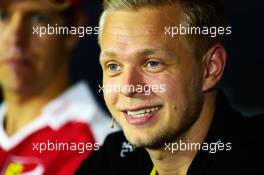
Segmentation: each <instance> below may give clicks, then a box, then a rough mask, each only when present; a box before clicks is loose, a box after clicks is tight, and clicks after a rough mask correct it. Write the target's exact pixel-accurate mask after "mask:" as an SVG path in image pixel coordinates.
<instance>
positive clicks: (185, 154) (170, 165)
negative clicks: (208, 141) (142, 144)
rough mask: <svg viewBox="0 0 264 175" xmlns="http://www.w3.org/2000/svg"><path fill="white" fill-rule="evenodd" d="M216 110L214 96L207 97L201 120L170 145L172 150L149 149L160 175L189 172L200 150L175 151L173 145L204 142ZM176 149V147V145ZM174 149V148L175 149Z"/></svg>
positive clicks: (175, 174)
mask: <svg viewBox="0 0 264 175" xmlns="http://www.w3.org/2000/svg"><path fill="white" fill-rule="evenodd" d="M214 110H215V97H214V95H210V96H207V97H206V99H205V103H204V105H203V107H202V110H201V113H200V115H199V118H198V119H197V120H196V121H195V122H194V124H193V125H192V126H191V127H190V128H189V129H188V130H187V131H186V132H185V133H184V134H182V136H180V137H178V138H177V139H176V140H175V141H174V142H172V143H171V144H170V148H171V149H170V150H169V149H168V148H167V149H166V148H165V147H164V148H160V149H157V150H153V149H147V151H148V153H149V154H150V157H151V160H152V162H153V164H154V166H155V167H156V169H157V171H158V173H159V175H186V174H187V171H188V169H189V167H190V165H191V163H192V161H193V159H194V157H195V155H196V154H197V152H198V151H199V150H197V149H192V150H184V151H183V150H179V149H178V150H173V151H172V144H173V143H177V144H178V146H179V143H180V142H181V143H186V144H188V143H199V144H202V142H203V141H204V139H205V137H206V135H207V133H208V131H209V128H210V125H211V122H212V119H213V116H214ZM175 147H176V145H175ZM175 147H174V148H175Z"/></svg>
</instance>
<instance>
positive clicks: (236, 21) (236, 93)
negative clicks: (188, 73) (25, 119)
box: [71, 0, 264, 115]
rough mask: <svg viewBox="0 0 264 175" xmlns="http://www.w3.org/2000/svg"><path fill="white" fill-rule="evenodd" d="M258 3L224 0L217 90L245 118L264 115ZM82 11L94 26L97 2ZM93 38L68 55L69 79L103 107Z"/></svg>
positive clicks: (88, 36)
mask: <svg viewBox="0 0 264 175" xmlns="http://www.w3.org/2000/svg"><path fill="white" fill-rule="evenodd" d="M261 3H262V2H261V1H257V0H240V1H228V0H225V8H226V17H227V19H228V26H232V34H231V35H229V36H228V37H227V38H226V42H225V46H226V48H227V52H228V65H227V68H226V71H225V74H224V78H223V80H222V82H221V89H222V90H223V91H224V92H225V93H226V94H227V95H228V98H229V100H230V102H231V104H232V106H233V107H234V108H236V109H238V110H239V111H241V112H242V113H243V114H245V115H252V114H258V113H261V112H262V113H264V92H263V90H264V56H263V54H261V51H263V45H264V44H263V43H262V42H263V41H264V40H263V33H264V32H262V30H263V28H262V27H261V25H262V24H261V23H262V22H263V17H264V15H263V10H262V8H263V6H262V5H261ZM85 9H86V12H87V14H88V16H89V19H88V23H87V26H92V27H95V26H97V23H98V18H99V15H100V13H101V11H102V7H101V1H86V6H85ZM96 37H97V36H96V35H86V36H85V37H84V38H82V39H81V42H80V43H79V45H78V46H77V47H76V48H75V50H74V52H73V53H72V59H71V79H72V81H73V82H76V81H78V80H80V79H85V80H87V81H88V82H89V85H90V86H91V88H92V90H93V92H94V96H95V98H97V99H98V101H99V103H100V104H101V105H103V106H104V102H103V94H102V93H99V92H98V90H99V87H98V86H99V84H102V72H101V68H100V65H99V61H98V58H99V51H100V50H99V47H98V44H97V38H96ZM104 107H105V106H104ZM105 110H106V111H107V109H106V108H105Z"/></svg>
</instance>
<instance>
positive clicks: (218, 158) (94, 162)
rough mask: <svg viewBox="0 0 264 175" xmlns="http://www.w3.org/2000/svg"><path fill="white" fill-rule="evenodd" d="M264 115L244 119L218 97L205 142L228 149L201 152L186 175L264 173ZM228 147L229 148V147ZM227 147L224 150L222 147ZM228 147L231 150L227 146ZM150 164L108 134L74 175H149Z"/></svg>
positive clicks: (142, 151)
mask: <svg viewBox="0 0 264 175" xmlns="http://www.w3.org/2000/svg"><path fill="white" fill-rule="evenodd" d="M263 131H264V116H263V115H262V116H260V115H259V116H252V117H245V116H242V115H241V114H240V113H239V112H237V111H235V110H234V109H232V108H231V107H230V105H229V104H228V102H227V99H226V97H225V96H224V95H223V94H221V93H220V95H218V98H217V104H216V111H215V116H214V119H213V122H212V125H211V128H210V130H209V133H208V135H207V137H206V138H205V141H204V143H215V142H217V141H219V140H221V142H222V143H224V144H226V143H231V150H229V149H228V150H225V151H222V148H221V150H218V151H216V153H209V151H205V150H200V151H198V153H197V154H196V156H195V158H194V160H193V161H192V164H191V166H190V167H189V169H188V175H262V174H264V161H263V160H262V159H263V158H264V145H263V141H262V140H263V139H264V137H263V134H264V132H263ZM229 146H230V145H229ZM225 148H227V147H225ZM228 148H230V147H228ZM152 167H153V164H152V162H151V160H150V157H149V155H148V153H147V152H146V151H145V149H143V148H136V149H135V148H133V147H132V146H131V145H130V144H129V143H128V142H127V140H126V138H125V137H124V135H123V133H122V132H117V133H114V134H111V135H109V136H108V137H107V139H106V140H105V143H104V145H103V146H102V147H101V149H100V150H99V151H95V152H93V153H92V154H91V155H90V156H89V157H88V159H87V160H85V161H84V162H83V163H82V165H81V166H80V168H79V170H78V171H77V172H76V175H149V174H150V172H151V169H152Z"/></svg>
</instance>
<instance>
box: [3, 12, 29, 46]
mask: <svg viewBox="0 0 264 175" xmlns="http://www.w3.org/2000/svg"><path fill="white" fill-rule="evenodd" d="M7 25H8V26H7V28H6V42H7V45H8V46H9V47H18V48H22V49H24V48H25V47H26V46H27V45H28V42H29V38H30V29H29V28H30V27H29V26H28V24H27V22H26V21H25V20H24V19H23V16H22V15H20V14H14V15H13V16H12V18H11V20H10V22H9V23H8V24H7Z"/></svg>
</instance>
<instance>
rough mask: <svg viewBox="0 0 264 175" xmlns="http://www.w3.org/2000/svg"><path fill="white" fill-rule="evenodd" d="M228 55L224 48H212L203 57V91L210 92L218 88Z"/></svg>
mask: <svg viewBox="0 0 264 175" xmlns="http://www.w3.org/2000/svg"><path fill="white" fill-rule="evenodd" d="M226 59H227V54H226V50H225V48H224V46H222V45H220V44H217V45H214V46H212V47H211V48H210V49H209V50H208V52H207V53H206V54H205V55H204V57H203V67H204V74H203V91H209V90H211V89H213V88H215V87H216V86H217V84H218V83H219V81H220V80H221V78H222V75H223V72H224V69H225V65H226Z"/></svg>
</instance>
